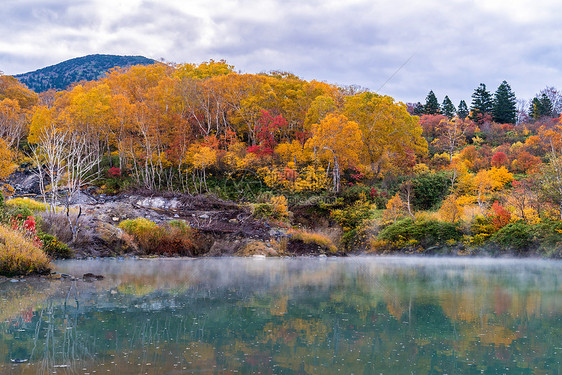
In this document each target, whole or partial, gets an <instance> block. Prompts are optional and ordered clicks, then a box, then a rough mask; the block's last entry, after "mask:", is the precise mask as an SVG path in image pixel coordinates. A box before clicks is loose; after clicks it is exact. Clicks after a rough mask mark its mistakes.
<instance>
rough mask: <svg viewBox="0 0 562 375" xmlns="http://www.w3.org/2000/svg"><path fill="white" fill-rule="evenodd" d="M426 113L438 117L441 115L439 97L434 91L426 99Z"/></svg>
mask: <svg viewBox="0 0 562 375" xmlns="http://www.w3.org/2000/svg"><path fill="white" fill-rule="evenodd" d="M424 113H425V114H426V115H437V114H439V102H438V101H437V97H436V96H435V94H434V93H433V90H431V91H429V94H427V97H426V98H425V105H424Z"/></svg>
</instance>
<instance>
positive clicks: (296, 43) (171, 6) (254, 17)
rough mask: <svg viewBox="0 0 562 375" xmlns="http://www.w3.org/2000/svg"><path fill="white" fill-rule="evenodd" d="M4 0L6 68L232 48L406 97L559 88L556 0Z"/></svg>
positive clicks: (281, 66) (243, 57)
mask: <svg viewBox="0 0 562 375" xmlns="http://www.w3.org/2000/svg"><path fill="white" fill-rule="evenodd" d="M540 5H541V6H540V7H539V6H537V4H536V2H533V1H529V0H513V1H511V2H510V4H509V6H507V5H506V3H505V2H504V1H501V0H489V1H486V2H484V1H478V2H476V1H472V0H448V1H447V0H425V1H423V2H417V1H411V0H393V1H386V0H348V1H345V2H342V1H335V0H324V1H320V0H308V1H302V0H299V1H297V0H288V1H281V0H260V1H259V2H256V1H254V0H230V1H229V0H189V1H184V0H159V1H156V0H145V1H143V0H112V1H107V0H79V1H76V0H74V1H68V0H66V1H65V0H7V1H5V4H3V14H4V15H5V16H4V17H3V22H2V23H1V24H0V35H2V36H3V37H2V38H1V39H0V70H3V71H4V72H5V73H6V74H15V73H21V72H26V71H30V70H34V69H37V68H41V67H43V66H47V65H52V64H55V63H57V62H60V61H62V60H65V59H68V58H72V57H76V56H81V55H85V54H91V53H114V54H129V55H145V56H147V57H152V58H157V59H158V58H164V59H166V60H167V61H174V62H195V63H198V62H202V61H206V60H209V59H211V58H212V59H226V60H227V61H228V62H229V63H231V64H233V65H235V67H236V68H237V69H240V70H242V71H244V72H261V71H269V70H285V71H290V72H292V73H294V74H297V75H299V76H301V77H303V78H306V79H317V80H325V81H328V82H332V83H337V84H344V85H346V84H359V85H361V86H364V87H368V88H370V89H372V90H376V89H378V88H379V87H380V86H381V85H382V84H383V83H384V82H385V81H386V80H387V79H388V78H389V77H390V76H391V75H392V74H393V73H395V72H396V70H397V69H398V68H399V67H400V66H401V65H402V64H404V62H405V61H407V59H408V58H410V57H411V60H410V61H409V63H408V64H406V65H405V66H404V67H403V68H402V69H401V70H400V71H399V72H398V73H397V74H396V75H395V76H394V77H393V78H392V80H390V81H389V82H388V83H387V84H386V85H385V86H384V87H383V88H382V89H381V90H380V93H383V94H388V95H391V96H393V97H395V98H396V99H397V100H401V101H417V100H420V101H423V100H424V98H425V96H426V94H427V92H428V91H429V90H430V89H432V90H434V91H435V93H436V94H437V96H438V97H439V99H440V100H441V99H442V98H443V97H444V96H445V95H449V96H450V97H451V99H453V101H454V102H455V104H457V103H458V101H459V100H460V99H465V100H467V101H468V102H469V101H470V95H471V94H472V91H473V90H474V88H475V87H477V86H478V84H479V83H480V82H484V83H486V84H487V86H488V88H489V89H490V90H492V91H493V90H495V88H496V87H497V86H498V85H499V84H500V82H501V81H502V80H504V79H505V80H507V81H508V82H509V83H510V84H511V86H512V88H513V89H514V91H515V92H516V94H517V96H518V97H521V98H529V97H531V96H533V95H534V94H535V93H536V92H538V91H539V90H540V89H542V88H543V87H545V86H546V85H552V86H557V87H559V88H562V77H561V75H560V68H559V61H560V58H561V57H562V47H560V46H559V44H558V41H559V40H560V39H561V37H562V35H561V34H562V29H561V28H559V27H558V22H559V20H558V19H557V15H558V14H561V11H562V4H558V3H557V2H555V1H544V2H541V4H540Z"/></svg>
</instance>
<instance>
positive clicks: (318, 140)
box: [307, 114, 361, 192]
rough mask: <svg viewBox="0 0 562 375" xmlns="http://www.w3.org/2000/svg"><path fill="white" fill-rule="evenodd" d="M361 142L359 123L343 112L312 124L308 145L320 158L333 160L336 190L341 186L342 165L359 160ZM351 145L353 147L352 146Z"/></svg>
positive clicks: (348, 164)
mask: <svg viewBox="0 0 562 375" xmlns="http://www.w3.org/2000/svg"><path fill="white" fill-rule="evenodd" d="M360 142H361V131H360V130H359V125H357V123H356V122H354V121H349V120H348V118H347V117H346V116H344V115H341V114H329V115H328V116H326V117H325V118H324V119H323V120H322V121H320V123H319V124H314V125H312V138H311V139H309V140H308V142H307V146H308V147H309V148H312V149H314V150H315V152H316V154H317V155H318V156H319V157H320V158H324V159H328V160H332V161H333V167H332V177H333V182H334V183H333V188H334V191H336V192H338V191H339V188H340V173H341V166H343V167H346V166H351V165H353V164H356V163H358V162H359V150H358V147H353V145H359V144H360ZM350 146H351V147H350Z"/></svg>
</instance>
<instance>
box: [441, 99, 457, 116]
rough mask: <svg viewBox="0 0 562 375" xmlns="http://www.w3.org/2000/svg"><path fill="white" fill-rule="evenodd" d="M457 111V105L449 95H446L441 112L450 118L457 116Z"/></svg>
mask: <svg viewBox="0 0 562 375" xmlns="http://www.w3.org/2000/svg"><path fill="white" fill-rule="evenodd" d="M456 112H457V109H456V108H455V105H454V104H453V102H452V101H451V99H449V97H448V96H447V95H445V99H443V103H442V104H441V113H442V114H443V115H445V116H447V117H448V118H449V119H452V118H453V117H454V116H455V113H456Z"/></svg>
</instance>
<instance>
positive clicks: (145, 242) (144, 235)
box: [119, 217, 162, 252]
mask: <svg viewBox="0 0 562 375" xmlns="http://www.w3.org/2000/svg"><path fill="white" fill-rule="evenodd" d="M119 228H121V229H123V230H124V231H125V232H126V233H128V234H130V235H131V236H133V237H134V239H135V241H136V242H137V243H138V244H139V246H140V247H141V248H142V249H144V250H146V251H148V252H152V251H154V250H155V249H156V247H157V246H158V242H159V241H160V237H161V235H162V231H161V230H160V227H158V224H156V223H155V222H153V221H150V220H148V219H145V218H143V217H138V218H136V219H128V220H124V221H122V222H121V223H119Z"/></svg>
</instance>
